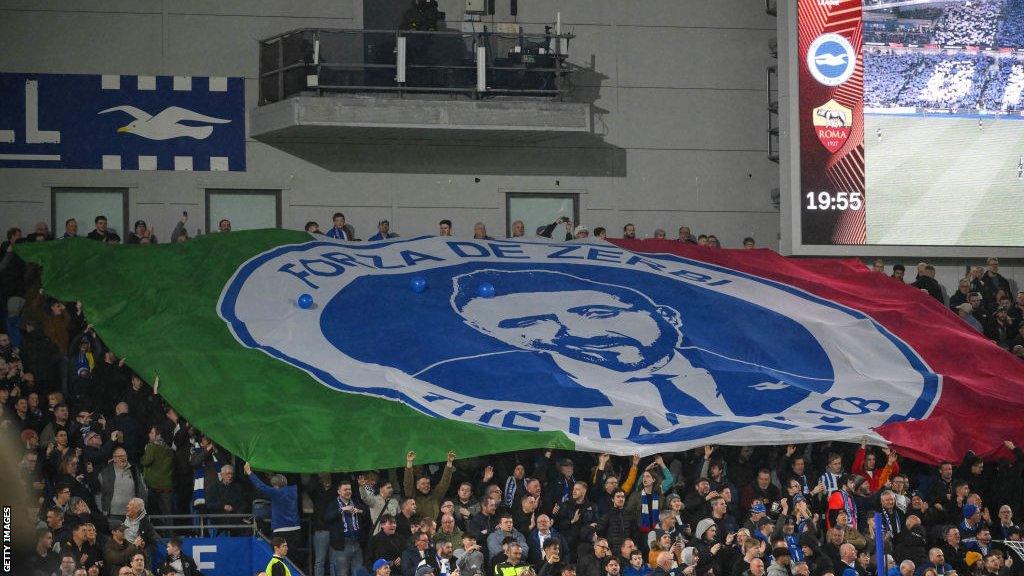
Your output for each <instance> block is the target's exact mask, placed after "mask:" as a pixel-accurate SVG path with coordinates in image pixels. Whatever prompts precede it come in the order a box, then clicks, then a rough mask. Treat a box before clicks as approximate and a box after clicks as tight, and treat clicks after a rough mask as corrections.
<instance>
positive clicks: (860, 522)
mask: <svg viewBox="0 0 1024 576" xmlns="http://www.w3.org/2000/svg"><path fill="white" fill-rule="evenodd" d="M919 58H920V56H919V55H907V56H906V57H901V58H893V59H891V60H886V61H883V62H878V61H873V62H872V63H871V64H870V65H871V66H873V67H879V66H881V67H886V66H890V65H893V66H894V67H895V68H894V69H896V68H900V67H902V68H907V67H914V66H919V65H920V62H919V61H918V59H919ZM947 62H951V64H949V65H945V66H941V67H940V66H934V68H935V69H936V72H935V74H940V70H941V74H942V75H943V79H942V83H943V86H945V85H948V84H951V83H957V82H960V83H961V84H962V82H963V81H964V80H962V79H960V80H958V78H961V76H963V74H965V73H963V70H967V69H970V68H971V67H972V65H973V64H974V61H972V60H969V59H960V60H955V61H947ZM1000 70H1002V68H1000ZM1012 74H1016V76H1013V77H1014V78H1019V76H1020V75H1021V72H1020V71H1019V70H1018V69H1017V68H1014V69H1013V72H1012ZM961 84H957V87H956V88H955V89H950V91H946V92H941V91H939V89H938V88H936V87H931V88H930V89H931V90H932V92H931V95H932V96H931V97H932V98H934V99H936V100H942V99H943V98H946V97H947V96H948V95H949V94H953V93H954V91H960V90H962V88H961V87H960V86H961ZM926 88H928V87H926ZM898 93H899V90H897V89H894V88H892V87H882V86H876V87H875V88H874V91H873V92H872V94H873V97H875V98H878V99H880V100H885V101H890V100H892V99H894V98H898V97H899V96H898ZM959 93H960V92H955V94H959ZM556 224H557V223H556ZM310 225H311V226H307V229H313V230H317V229H318V226H316V223H312V222H311V223H310ZM570 227H571V225H569V226H567V229H568V228H570ZM554 228H555V226H552V227H551V228H550V229H546V231H547V234H548V235H549V236H550V235H551V233H552V230H553V229H554ZM627 228H628V226H627ZM350 230H351V228H350ZM478 233H482V234H484V235H486V230H482V231H478ZM346 234H347V232H346ZM680 234H681V236H680V237H679V238H678V239H679V241H685V242H699V243H702V244H706V245H710V246H715V244H716V243H710V244H709V243H708V236H705V235H701V236H700V237H699V238H697V239H695V238H693V237H692V236H690V235H689V229H688V228H682V229H681V230H680ZM712 236H713V235H712ZM7 239H8V240H7V241H6V242H5V243H4V244H3V245H0V254H3V260H2V261H0V289H2V290H3V296H4V303H5V304H6V305H7V309H8V310H9V311H10V312H11V313H12V314H11V316H10V317H9V318H8V319H7V320H8V321H7V323H6V326H7V328H6V330H5V332H4V333H2V334H0V405H2V408H0V428H2V429H7V430H14V431H16V432H17V433H19V434H20V439H21V442H22V444H21V448H22V452H21V462H20V472H21V475H22V478H23V481H24V483H25V484H26V486H27V487H28V489H29V490H30V491H31V492H32V494H33V497H34V503H33V506H34V508H35V509H36V510H37V518H38V545H37V547H36V549H35V552H34V555H33V557H32V558H33V562H34V563H33V565H32V566H31V569H30V570H28V571H25V572H23V573H24V574H31V575H36V574H42V575H45V576H49V575H50V574H65V573H67V574H77V572H74V570H75V569H76V568H81V569H84V570H85V571H86V572H85V573H87V574H99V575H101V576H102V575H125V574H129V573H130V574H132V575H140V576H145V574H146V572H145V568H144V567H143V563H144V561H145V558H146V557H149V558H151V557H152V555H153V554H154V552H155V546H156V538H157V533H156V531H155V530H154V529H153V526H152V525H151V522H150V520H149V516H150V515H160V514H169V513H180V514H201V515H212V516H208V517H212V518H214V520H215V519H216V514H218V513H224V512H229V511H230V512H235V513H238V512H248V511H250V510H252V509H253V507H254V500H256V499H258V498H260V497H261V495H262V494H265V493H270V492H272V491H273V490H274V489H279V488H280V487H282V486H294V487H296V488H297V490H298V494H299V498H298V499H295V498H291V499H287V498H283V499H275V500H273V502H274V503H273V506H277V507H285V508H286V509H277V510H273V517H274V518H275V519H278V518H294V519H296V521H299V519H301V526H302V528H301V531H296V532H294V536H295V539H296V542H297V543H300V544H299V546H297V547H296V549H295V550H294V553H292V554H291V556H292V558H293V559H294V560H296V561H297V563H298V564H299V565H300V566H305V567H307V568H309V569H311V571H312V573H313V574H315V575H316V576H323V575H324V574H328V573H333V574H335V575H352V576H354V575H356V574H369V573H370V572H371V571H372V572H373V573H374V574H376V575H377V576H382V574H387V572H386V571H383V567H384V566H387V567H390V568H391V569H392V573H398V572H401V573H402V574H403V575H405V576H423V575H424V574H427V573H428V572H431V571H432V572H434V573H438V574H449V575H450V574H454V570H455V569H456V568H458V570H459V574H460V575H463V576H470V575H473V576H481V575H482V574H497V575H499V576H501V575H505V574H525V573H526V572H525V571H526V570H527V567H529V570H531V571H532V572H531V573H536V574H540V575H541V576H545V575H551V576H554V575H558V576H563V575H566V574H573V573H576V574H580V576H605V575H608V576H619V575H620V574H628V575H630V576H646V575H647V574H650V573H651V570H652V567H653V568H654V569H655V571H656V572H657V573H658V574H665V575H667V574H674V573H676V572H673V570H676V569H678V570H681V573H682V574H685V575H687V576H696V575H700V576H709V575H719V576H728V575H736V576H739V575H741V574H743V575H747V574H749V575H750V576H762V575H763V574H764V573H765V572H764V566H765V564H770V568H769V570H768V574H783V573H788V567H789V566H790V565H791V566H792V567H793V568H794V570H793V573H794V574H804V575H816V576H821V575H826V574H833V575H834V574H840V573H843V574H870V573H873V571H874V567H873V566H872V563H873V562H874V561H873V560H872V558H871V550H873V547H874V543H873V542H874V541H875V539H878V538H881V539H883V540H884V545H885V547H886V550H887V553H888V555H889V557H891V562H890V561H889V560H888V559H887V561H886V562H887V563H886V568H888V569H889V570H896V571H895V572H891V573H892V574H903V575H908V576H909V575H910V574H913V573H915V569H916V571H917V572H916V573H918V574H950V573H951V572H952V571H953V570H956V572H957V573H958V574H962V575H966V574H979V575H983V576H987V575H989V574H992V575H996V574H998V575H1003V574H1015V573H1018V572H1008V571H1007V570H1006V568H1005V567H1006V566H1007V565H1011V564H1012V566H1014V567H1019V566H1021V565H1022V564H1024V561H1022V560H1024V559H1021V558H1014V557H1012V556H1011V554H1012V552H1010V551H1009V549H1008V548H1009V547H1008V546H1006V545H1004V544H1001V543H999V542H994V541H1002V540H1018V541H1019V540H1020V539H1021V529H1020V528H1019V527H1018V526H1017V522H1018V518H1017V516H1016V515H1017V514H1019V513H1020V510H1021V507H1022V506H1024V476H1022V465H1024V452H1021V449H1020V448H1019V447H1017V446H1014V445H1013V444H1012V443H1011V442H1009V441H1007V442H1006V447H1007V448H1008V449H1009V450H1010V451H1012V453H1013V455H1014V458H1013V459H1011V460H1008V461H1002V462H997V463H986V462H983V461H982V460H981V459H979V458H977V457H976V456H975V455H974V454H973V453H967V454H966V455H965V456H964V458H963V461H962V462H959V463H948V462H947V463H943V464H941V465H940V466H938V468H932V467H929V466H925V465H923V464H921V463H918V462H914V461H912V460H910V459H906V458H902V457H900V456H899V455H898V454H896V453H895V452H892V451H890V450H889V449H881V450H880V449H876V448H874V447H868V446H865V445H863V444H862V445H860V446H857V445H850V444H841V443H818V444H810V445H802V446H795V445H792V446H762V447H756V448H755V447H743V448H726V447H715V446H707V447H704V448H703V449H696V450H691V451H688V452H682V453H672V454H662V455H658V456H656V457H654V458H646V459H641V458H639V457H635V458H632V459H630V458H617V457H616V458H612V457H609V456H608V455H606V454H605V455H594V454H588V453H582V452H559V453H557V454H555V453H552V451H551V450H546V451H545V450H536V451H530V452H516V453H508V454H500V455H494V456H491V457H484V458H474V459H467V460H455V459H454V458H455V457H454V455H452V456H451V457H450V460H449V463H448V464H447V465H442V466H435V467H424V466H421V465H420V463H417V462H415V459H414V455H411V453H410V456H409V457H408V460H407V461H408V466H407V468H406V469H405V470H404V474H403V470H401V469H399V470H373V471H364V472H361V473H357V474H351V475H330V474H321V475H319V476H312V477H306V478H300V477H297V476H296V475H278V474H275V475H270V476H269V477H268V476H267V475H263V474H241V473H239V471H241V470H244V469H247V465H246V464H244V463H243V462H241V461H239V459H238V458H237V457H235V456H233V455H231V454H228V453H226V452H225V451H224V450H222V449H220V448H219V447H217V446H216V445H215V444H214V443H213V442H212V441H211V440H210V439H209V438H207V437H205V436H204V435H203V434H202V432H201V431H200V430H197V429H195V428H194V427H193V426H191V425H190V424H189V423H188V422H187V421H186V420H185V419H184V418H183V417H181V416H180V415H178V414H177V412H176V411H175V410H174V408H173V406H170V405H168V404H167V403H166V402H165V401H164V400H163V399H162V398H161V396H160V395H159V394H158V385H157V383H156V382H153V385H152V386H151V385H150V383H148V382H146V381H145V378H144V377H143V375H139V374H136V373H134V372H133V371H132V369H131V366H130V365H127V364H126V363H125V361H124V359H123V358H118V357H117V356H116V355H115V354H114V353H113V352H112V351H111V350H109V349H108V348H107V347H106V346H105V344H104V342H103V340H102V339H101V337H100V335H99V334H97V333H96V332H95V331H94V330H93V329H92V327H91V326H90V325H89V323H88V319H87V318H85V317H84V316H83V315H82V311H81V307H80V306H79V305H76V303H74V302H60V301H58V300H56V299H53V298H50V297H47V296H46V295H44V294H42V293H41V291H40V271H39V269H38V268H37V267H35V266H29V265H26V264H25V263H24V262H23V261H21V259H20V258H19V257H18V255H17V254H16V253H15V252H14V251H12V246H14V245H15V244H17V243H18V242H23V241H44V242H50V241H60V240H53V239H52V235H49V234H48V233H47V231H46V230H45V227H44V229H43V230H41V231H38V233H37V234H33V235H30V236H29V237H28V238H22V237H21V234H20V230H17V229H12V230H11V231H9V232H8V235H7ZM176 239H178V240H182V239H183V238H180V237H179V238H176ZM716 242H717V241H716ZM744 244H745V245H746V244H748V242H744ZM749 244H750V245H751V246H752V245H753V241H752V240H750V241H749ZM986 266H987V269H985V268H983V267H982V266H977V267H974V268H972V269H971V271H970V273H969V274H968V275H967V277H966V278H964V280H963V281H961V283H960V285H959V287H958V289H957V290H956V291H955V292H954V293H953V296H952V297H951V298H950V300H949V302H948V304H949V305H950V307H951V308H954V309H957V310H958V311H959V313H960V315H961V317H962V318H963V319H964V321H965V322H967V323H968V324H970V325H971V326H972V327H975V329H978V330H980V331H983V332H984V333H985V335H986V336H987V337H988V338H989V339H991V340H993V341H995V342H996V343H997V344H999V345H1000V346H1003V347H1004V348H1007V349H1010V350H1013V351H1014V352H1015V353H1016V354H1017V355H1018V356H1021V357H1022V359H1024V323H1022V321H1021V320H1022V316H1024V292H1020V293H1018V294H1017V295H1016V300H1015V301H1013V300H1012V299H1011V294H1010V292H1009V282H1008V281H1007V279H1006V278H1004V277H1003V276H1001V275H1000V274H999V272H998V261H997V260H995V259H989V260H988V261H987V262H986ZM875 269H876V270H877V271H879V272H882V273H884V272H885V264H884V263H881V262H876V265H875ZM897 270H898V272H897ZM919 270H922V272H921V275H920V276H919V277H918V279H917V280H915V283H914V286H917V287H920V288H928V289H929V290H930V291H931V288H932V287H933V285H935V281H934V279H930V278H928V272H927V267H923V268H922V267H921V266H919ZM893 274H894V277H895V278H897V279H898V280H899V281H901V282H902V281H904V279H903V277H902V267H896V269H894V270H893ZM926 278H927V280H926ZM929 280H930V281H929ZM935 286H937V285H935ZM455 450H456V451H457V450H458V447H455ZM403 477H404V480H403V481H401V482H399V478H403ZM268 484H269V485H271V486H273V487H275V488H269V487H268V486H267V485H268ZM345 485H348V486H350V487H351V489H352V493H351V494H349V495H348V496H345V495H344V494H348V492H347V491H346V490H347V489H346V488H345ZM339 488H340V489H341V491H339ZM620 493H621V494H622V495H621V496H620ZM338 494H343V495H342V496H340V497H339V496H338ZM342 498H344V499H345V500H344V502H343V501H342ZM303 502H305V503H306V505H305V506H303V505H302V503H303ZM307 509H308V510H307ZM876 511H877V512H880V513H881V514H882V517H883V518H884V523H883V533H876V532H875V529H874V527H873V525H872V523H871V522H869V520H868V518H869V517H870V516H871V515H872V513H873V512H876ZM350 547H351V549H350ZM343 550H349V552H351V553H348V552H346V553H345V554H342V551H343ZM936 550H937V551H938V552H936ZM140 555H142V556H141V558H142V559H141V560H140V559H139V558H140ZM133 558H134V559H135V560H133ZM188 561H190V560H188ZM188 561H186V560H185V559H178V560H174V561H172V563H173V562H178V565H181V563H182V562H184V563H185V564H188ZM908 562H909V563H910V564H907V563H908ZM62 566H63V567H64V568H68V569H70V570H72V571H71V572H61V570H62V569H63V568H62ZM423 566H429V567H430V568H429V569H427V570H425V569H424V568H423ZM674 566H675V568H674ZM573 570H574V571H573ZM843 570H845V572H843Z"/></svg>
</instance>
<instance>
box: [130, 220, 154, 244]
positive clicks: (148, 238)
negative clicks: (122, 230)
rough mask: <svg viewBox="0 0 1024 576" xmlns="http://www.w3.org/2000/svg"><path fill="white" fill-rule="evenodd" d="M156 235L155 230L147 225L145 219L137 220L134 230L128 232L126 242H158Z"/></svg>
mask: <svg viewBox="0 0 1024 576" xmlns="http://www.w3.org/2000/svg"><path fill="white" fill-rule="evenodd" d="M156 243H157V241H156V236H154V235H153V231H152V230H150V229H149V227H148V226H146V221H145V220H136V221H135V226H134V227H133V230H132V231H131V232H129V233H128V239H127V240H126V241H125V244H156Z"/></svg>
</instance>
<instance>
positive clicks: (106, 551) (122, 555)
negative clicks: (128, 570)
mask: <svg viewBox="0 0 1024 576" xmlns="http://www.w3.org/2000/svg"><path fill="white" fill-rule="evenodd" d="M143 540H145V536H143ZM140 552H141V553H143V554H144V553H145V550H144V549H142V548H138V547H136V546H135V545H134V544H132V543H131V542H129V541H127V540H124V541H122V543H121V544H118V543H117V541H116V540H114V539H113V538H108V539H107V544H106V545H105V546H104V547H103V559H104V560H106V562H107V566H112V567H113V568H114V571H113V573H114V574H116V573H117V569H118V568H120V567H121V566H127V565H129V564H130V563H131V561H132V556H135V555H136V554H139V553H140Z"/></svg>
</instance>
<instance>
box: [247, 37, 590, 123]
mask: <svg viewBox="0 0 1024 576" xmlns="http://www.w3.org/2000/svg"><path fill="white" fill-rule="evenodd" d="M573 37H574V36H573V35H572V34H554V33H544V34H523V33H498V32H493V31H486V32H459V31H451V30H440V31H414V30H343V29H324V28H315V29H301V30H294V31H292V32H287V33H285V34H281V35H278V36H274V37H272V38H267V39H265V40H261V41H260V42H259V50H260V95H259V102H260V104H261V105H262V104H269V103H272V102H277V101H280V100H284V99H285V98H288V97H289V96H293V95H296V94H301V93H315V94H317V95H322V94H323V93H324V92H394V93H398V94H405V93H439V94H449V95H456V94H462V95H468V96H471V97H473V98H481V97H484V96H487V95H492V94H493V95H518V96H534V97H549V98H552V97H561V96H563V95H564V94H565V93H566V91H567V89H568V87H569V84H570V74H571V66H570V65H569V63H568V61H567V56H568V49H569V41H570V40H571V39H572V38H573Z"/></svg>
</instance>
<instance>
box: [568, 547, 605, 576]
mask: <svg viewBox="0 0 1024 576" xmlns="http://www.w3.org/2000/svg"><path fill="white" fill-rule="evenodd" d="M610 553H611V548H610V547H609V546H608V540H606V539H604V538H598V539H597V540H594V551H593V553H591V554H584V553H582V552H581V553H580V560H579V562H578V563H577V564H576V573H577V574H579V576H601V575H602V574H603V573H604V565H605V562H607V558H608V557H609V555H610Z"/></svg>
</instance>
